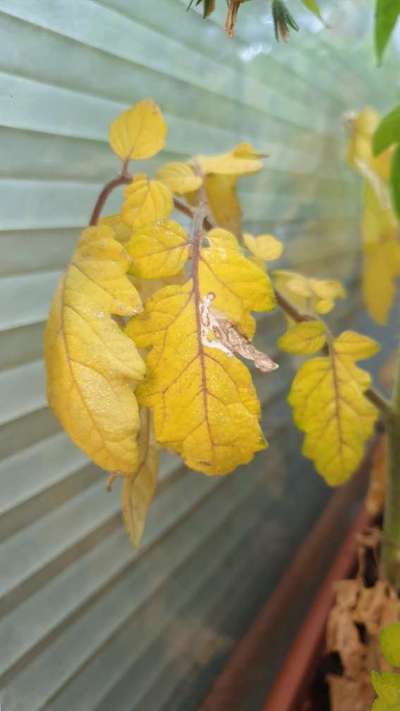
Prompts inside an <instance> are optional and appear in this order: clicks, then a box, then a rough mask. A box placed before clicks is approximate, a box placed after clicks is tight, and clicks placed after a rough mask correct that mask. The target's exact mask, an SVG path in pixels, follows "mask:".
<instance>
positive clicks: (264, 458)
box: [0, 0, 392, 711]
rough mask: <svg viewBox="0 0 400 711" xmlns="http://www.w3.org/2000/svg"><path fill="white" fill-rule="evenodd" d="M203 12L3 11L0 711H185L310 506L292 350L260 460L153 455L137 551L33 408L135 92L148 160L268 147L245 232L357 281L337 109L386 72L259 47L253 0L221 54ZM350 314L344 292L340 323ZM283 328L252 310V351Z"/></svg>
mask: <svg viewBox="0 0 400 711" xmlns="http://www.w3.org/2000/svg"><path fill="white" fill-rule="evenodd" d="M219 4H220V5H221V9H219V10H218V12H217V13H216V15H215V16H214V17H213V18H212V19H211V20H210V21H208V22H207V23H203V22H202V21H201V20H200V18H199V17H198V16H196V14H195V13H194V12H190V13H186V12H185V7H184V6H185V3H182V2H179V1H178V0H103V1H100V0H99V1H97V2H96V1H94V0H93V1H92V0H74V2H68V0H8V1H7V0H0V32H1V42H0V146H1V151H0V156H1V159H0V204H1V214H0V226H1V230H2V231H1V233H0V273H1V279H0V330H1V333H0V425H1V429H0V457H1V461H0V538H1V546H0V702H1V703H2V707H1V708H2V711H39V709H51V710H52V711H71V710H72V709H73V710H74V711H81V710H82V711H89V710H93V711H94V709H96V710H97V711H100V710H101V711H109V709H114V710H115V711H124V710H125V709H126V710H132V709H143V710H144V711H158V710H161V709H168V710H171V709H174V711H175V709H182V710H184V711H190V709H195V708H196V707H197V705H198V703H199V702H200V700H201V699H202V698H203V696H204V693H205V691H206V690H207V687H208V685H209V683H210V681H211V680H212V677H213V674H214V673H216V671H217V670H218V668H219V667H220V665H221V664H222V662H223V661H224V659H225V658H226V655H227V654H228V652H229V651H230V649H231V648H232V645H233V644H234V642H235V641H236V640H237V638H238V636H240V634H241V633H242V632H243V629H244V628H245V626H246V625H247V624H248V623H249V621H250V620H251V618H252V617H253V616H254V614H255V612H256V611H257V609H258V607H259V605H260V604H261V601H262V600H264V599H265V598H266V597H267V595H268V592H269V591H271V590H272V589H273V587H274V585H275V584H276V582H277V580H278V579H279V576H280V575H281V574H282V572H283V570H284V569H285V566H286V565H287V563H288V562H289V561H290V559H291V557H292V556H293V554H294V553H295V550H296V547H297V545H298V544H299V542H300V541H301V540H302V538H303V536H304V534H305V532H306V531H307V530H308V529H309V527H310V525H311V524H312V522H313V521H314V520H315V518H316V517H317V515H318V513H319V511H320V510H321V507H322V505H323V504H324V502H325V501H326V498H327V495H328V494H327V491H326V489H325V488H324V486H323V485H322V483H321V482H320V481H319V480H318V479H317V477H316V476H315V475H314V473H313V471H312V468H311V466H310V465H309V463H307V462H305V460H303V459H301V457H300V455H299V441H300V438H299V436H298V435H297V434H296V433H295V432H294V428H293V427H292V424H291V421H290V415H289V412H288V410H287V407H286V405H285V402H284V398H285V394H286V393H287V389H288V381H289V377H290V374H291V364H290V362H289V359H285V358H282V367H281V369H280V370H279V371H278V373H279V374H278V375H275V374H274V375H272V376H270V377H269V378H260V377H257V376H256V380H257V382H258V386H259V392H260V397H261V399H262V401H263V403H264V412H265V417H264V420H265V421H264V429H265V432H266V434H267V436H268V438H269V439H270V441H271V442H272V443H273V444H272V445H271V447H270V449H269V450H268V452H266V453H265V454H262V455H259V456H258V457H257V458H256V460H255V461H254V462H253V463H252V464H251V465H250V466H248V467H247V468H246V469H244V468H243V469H242V470H240V471H239V472H237V473H236V474H234V475H232V476H230V477H227V478H223V479H217V480H215V479H209V478H206V477H203V476H200V475H198V474H194V473H191V472H188V471H186V470H184V468H182V466H181V465H180V463H179V462H178V461H177V460H176V459H175V458H173V457H170V456H166V457H164V458H163V460H162V467H161V484H160V487H159V490H158V495H157V499H156V501H155V504H154V506H153V508H152V511H151V515H150V519H149V522H148V525H147V527H146V533H145V538H144V545H143V547H142V548H141V549H140V551H139V552H138V553H135V552H134V551H133V550H132V548H131V547H130V544H129V542H128V540H127V538H126V535H125V533H124V530H123V527H122V523H121V517H120V513H119V491H118V488H119V487H118V485H116V486H115V488H114V490H113V492H112V493H111V494H108V493H106V490H105V477H104V475H103V474H102V473H101V472H99V471H98V470H97V469H96V467H95V466H93V465H92V464H90V463H88V462H87V460H86V459H85V457H84V456H83V454H82V453H81V452H80V451H78V450H77V449H76V448H75V447H74V446H73V445H72V444H71V442H70V441H69V439H68V437H67V436H66V435H65V434H64V433H63V432H62V431H60V428H59V425H58V423H57V422H56V420H55V418H54V417H53V416H52V414H51V413H50V412H49V411H48V409H47V408H46V396H45V389H44V374H43V364H42V334H43V324H44V321H45V319H46V315H47V310H48V306H49V300H50V298H51V295H52V292H53V290H54V288H55V285H56V283H57V280H58V278H59V275H60V273H61V271H62V269H63V268H64V266H65V264H66V263H67V261H68V259H69V256H70V254H71V251H72V249H73V245H74V243H75V241H76V239H77V237H78V234H79V231H80V229H81V228H82V227H84V226H85V224H86V223H87V219H88V214H89V212H90V209H91V206H92V204H93V200H94V199H95V197H96V195H97V193H98V192H99V190H100V188H101V186H102V184H103V183H104V181H105V180H107V179H108V178H109V177H110V176H112V175H113V174H114V173H115V171H116V169H117V163H116V160H115V158H114V157H113V154H112V153H111V152H110V151H109V149H108V147H107V141H106V136H107V127H108V124H109V122H110V121H111V120H112V119H113V118H114V117H115V115H116V114H117V113H118V112H119V111H120V110H121V109H123V108H124V107H125V106H127V105H130V104H132V103H134V102H135V101H137V100H138V99H141V98H143V97H146V96H151V97H153V98H154V99H155V100H156V101H157V103H159V104H160V106H161V107H162V109H163V111H164V112H165V114H166V117H167V119H168V122H169V125H170V133H169V138H168V146H167V152H166V153H165V154H164V155H163V156H162V160H166V159H181V158H184V157H185V156H187V155H188V154H192V153H196V152H220V151H223V150H225V149H228V148H230V147H232V146H233V145H234V144H235V143H237V142H238V141H240V140H251V141H252V142H253V143H254V144H255V145H256V146H257V148H258V149H259V150H261V151H262V152H265V153H267V154H268V155H269V158H268V159H267V161H266V170H265V172H264V173H263V174H261V175H257V176H254V177H253V178H251V179H249V180H248V181H247V182H246V186H245V188H244V190H245V192H243V201H244V206H245V217H246V225H247V227H248V229H250V230H251V231H253V232H257V231H260V230H263V231H267V230H271V231H275V232H276V233H277V234H279V235H280V236H281V237H282V238H283V239H284V240H285V243H286V245H287V251H286V255H287V256H286V263H287V264H291V265H292V266H295V267H296V268H298V269H308V270H311V271H312V270H317V271H318V273H320V274H329V275H331V276H339V277H342V278H344V279H345V280H346V281H347V282H348V284H349V286H350V289H351V290H353V288H356V287H354V284H356V283H357V282H356V274H357V251H358V241H359V238H358V221H359V201H358V194H359V185H358V182H357V180H356V179H355V178H354V177H353V176H352V175H351V173H350V171H349V170H348V169H347V167H346V166H345V164H344V163H343V160H342V159H343V155H344V147H343V145H344V141H343V129H342V114H343V111H345V110H348V109H349V108H354V107H355V108H357V107H361V106H363V105H364V104H365V103H375V104H378V105H379V104H382V102H383V103H387V104H388V105H390V101H391V99H392V97H391V96H389V95H388V93H387V87H386V86H384V85H383V83H382V74H380V75H379V74H378V73H377V72H376V71H375V70H374V68H373V66H372V60H371V58H370V59H369V60H368V59H367V57H368V48H364V47H363V46H361V47H359V46H355V47H354V48H353V49H349V48H347V49H348V51H347V54H346V52H344V51H343V50H342V49H341V48H340V47H337V46H336V39H335V35H334V33H333V34H331V35H330V34H329V32H328V31H325V32H323V33H321V32H320V33H317V34H315V33H311V32H308V31H307V30H304V31H303V32H302V33H301V35H299V36H295V37H293V39H292V40H291V43H290V45H289V46H288V47H282V46H277V45H275V44H274V42H273V40H272V32H271V27H270V26H268V25H266V24H265V23H264V24H263V22H260V21H259V17H260V13H261V16H262V17H264V16H266V15H267V8H264V5H263V3H261V2H258V0H254V2H253V3H251V4H249V6H246V7H245V8H244V9H243V10H242V11H241V14H242V18H243V20H242V24H241V26H239V31H238V36H237V38H236V39H235V41H233V42H232V41H229V40H228V39H226V38H225V37H224V36H223V34H222V32H221V28H220V25H221V22H222V17H223V10H224V7H223V6H224V3H219ZM367 4H368V3H367ZM253 6H254V7H253ZM312 26H313V27H314V25H312ZM368 62H369V66H367V65H366V63H368ZM366 66H367V68H366ZM157 163H158V159H155V160H154V161H152V167H155V166H156V165H157ZM356 290H357V289H356ZM358 311H359V302H358V300H357V298H355V300H353V301H351V302H350V303H348V304H347V305H346V306H345V307H343V308H342V309H339V314H341V318H342V319H343V322H344V323H345V322H346V319H348V318H349V313H351V314H354V313H355V314H356V315H357V313H358ZM363 325H364V327H365V328H366V329H367V330H370V327H371V324H370V323H369V322H368V321H364V323H363ZM280 332H282V321H281V320H280V319H279V318H278V317H277V316H272V317H270V316H269V317H267V318H264V319H261V320H260V336H259V339H258V340H259V343H260V345H264V346H265V347H268V348H271V345H272V344H273V343H274V339H275V338H276V336H277V334H278V333H280Z"/></svg>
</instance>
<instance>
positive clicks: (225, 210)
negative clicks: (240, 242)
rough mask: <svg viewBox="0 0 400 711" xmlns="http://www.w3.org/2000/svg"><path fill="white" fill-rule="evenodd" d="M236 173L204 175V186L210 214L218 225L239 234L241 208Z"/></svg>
mask: <svg viewBox="0 0 400 711" xmlns="http://www.w3.org/2000/svg"><path fill="white" fill-rule="evenodd" d="M237 182H238V177H237V176H236V175H213V174H211V175H206V176H205V178H204V187H205V191H206V197H207V202H208V206H209V208H210V210H211V214H212V216H213V218H214V220H215V222H216V223H217V225H219V226H220V227H223V228H224V229H226V230H229V231H230V232H233V233H234V234H235V235H237V236H239V235H240V231H241V221H242V210H241V207H240V202H239V196H238V192H237Z"/></svg>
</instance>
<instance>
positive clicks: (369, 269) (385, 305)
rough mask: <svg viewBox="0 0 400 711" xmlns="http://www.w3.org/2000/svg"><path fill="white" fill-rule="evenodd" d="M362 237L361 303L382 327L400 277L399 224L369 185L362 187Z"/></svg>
mask: <svg viewBox="0 0 400 711" xmlns="http://www.w3.org/2000/svg"><path fill="white" fill-rule="evenodd" d="M362 235H363V270H362V293H363V300H364V304H365V307H366V309H367V311H368V313H369V315H370V316H371V318H373V319H374V320H375V321H376V322H377V323H380V324H385V323H386V322H387V319H388V316H389V312H390V309H391V306H392V304H393V300H394V297H395V294H396V283H395V282H396V279H397V277H398V276H399V275H400V242H399V239H398V225H397V221H396V218H395V215H394V213H393V210H392V209H391V207H390V204H389V203H388V201H386V202H385V201H384V203H383V204H382V202H381V199H380V197H379V194H377V193H376V192H375V190H374V189H373V187H372V186H371V185H370V184H368V183H367V184H366V185H365V188H364V213H363V219H362Z"/></svg>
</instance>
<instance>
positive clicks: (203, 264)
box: [200, 228, 275, 336]
mask: <svg viewBox="0 0 400 711" xmlns="http://www.w3.org/2000/svg"><path fill="white" fill-rule="evenodd" d="M207 240H208V242H209V244H210V247H203V248H202V250H201V260H200V285H201V296H202V297H203V298H204V297H205V296H206V294H208V293H210V292H212V293H214V294H215V297H216V298H215V302H214V306H215V309H217V310H220V311H222V312H223V313H224V314H225V315H226V316H227V317H228V318H229V319H231V321H233V322H234V323H235V324H237V326H238V327H239V329H240V330H241V331H242V333H244V334H245V335H246V336H253V334H254V330H255V323H254V318H253V317H252V316H251V314H250V312H251V311H270V310H271V309H273V308H274V307H275V295H274V290H273V287H272V284H271V281H270V279H269V277H268V276H267V275H266V274H265V271H264V270H263V269H261V268H260V267H259V266H258V265H257V264H254V262H252V261H251V260H249V259H247V258H246V257H245V256H244V254H243V252H242V250H241V248H240V245H239V242H238V241H237V239H236V237H235V236H234V235H233V234H231V233H230V232H227V231H226V230H222V229H219V228H215V229H213V230H210V232H208V233H207ZM249 285H250V288H249Z"/></svg>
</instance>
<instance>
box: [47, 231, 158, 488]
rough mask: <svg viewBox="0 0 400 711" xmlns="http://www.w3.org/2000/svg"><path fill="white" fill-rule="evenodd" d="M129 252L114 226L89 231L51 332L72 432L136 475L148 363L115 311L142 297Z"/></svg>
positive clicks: (134, 306) (65, 418)
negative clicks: (140, 386) (140, 398)
mask: <svg viewBox="0 0 400 711" xmlns="http://www.w3.org/2000/svg"><path fill="white" fill-rule="evenodd" d="M128 266H129V257H128V255H127V253H126V251H125V249H124V248H123V246H122V245H121V244H120V243H119V242H117V241H116V240H115V239H114V238H113V232H112V230H111V228H110V227H108V226H104V225H102V226H99V227H90V228H88V229H86V230H84V231H83V233H82V236H81V239H80V241H79V243H78V246H77V248H76V250H75V253H74V255H73V258H72V261H71V263H70V265H69V267H68V268H67V270H66V272H65V274H64V275H63V277H62V279H61V281H60V284H59V287H58V289H57V292H56V294H55V297H54V300H53V304H52V306H51V310H50V315H49V320H48V323H47V328H46V336H45V357H46V367H47V394H48V400H49V404H50V406H51V407H52V409H53V410H54V412H55V414H56V415H57V417H58V418H59V419H60V421H61V422H62V424H63V426H64V428H65V429H66V431H67V432H68V434H69V435H70V437H71V439H72V440H73V441H74V442H75V444H77V445H78V446H79V447H80V448H81V449H83V451H84V452H86V454H87V455H88V456H89V457H91V459H93V460H94V461H95V462H96V464H98V465H99V466H100V467H102V468H103V469H106V470H107V471H119V472H121V473H124V474H129V473H131V472H133V471H135V469H136V467H137V463H138V452H137V445H136V434H137V431H138V428H139V415H138V407H137V402H136V398H135V395H134V386H135V383H136V382H137V381H139V380H141V379H142V378H143V376H144V363H143V361H142V359H141V357H140V355H139V353H138V351H137V349H136V347H135V345H134V343H133V342H132V341H131V340H130V339H129V338H128V337H127V336H126V335H125V334H124V333H123V332H122V331H121V329H120V327H119V326H118V325H117V323H116V322H115V320H114V319H113V318H112V316H132V315H133V314H134V313H137V312H139V311H141V308H142V306H141V300H140V297H139V294H138V292H137V290H136V289H135V287H134V286H133V285H132V284H131V282H130V281H129V279H128V277H127V276H126V273H127V271H128Z"/></svg>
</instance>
